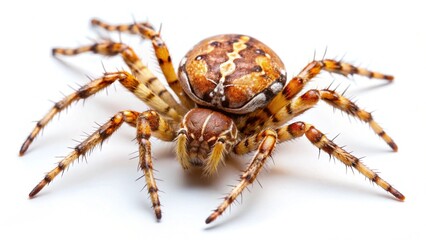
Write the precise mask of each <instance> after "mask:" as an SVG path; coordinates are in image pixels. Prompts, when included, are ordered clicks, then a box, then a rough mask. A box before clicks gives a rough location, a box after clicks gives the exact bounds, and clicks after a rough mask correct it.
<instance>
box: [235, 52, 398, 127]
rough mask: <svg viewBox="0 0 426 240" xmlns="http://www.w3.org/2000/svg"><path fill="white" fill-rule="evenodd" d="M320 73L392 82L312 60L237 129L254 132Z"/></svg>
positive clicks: (331, 62) (345, 66) (347, 66)
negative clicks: (357, 76) (355, 75)
mask: <svg viewBox="0 0 426 240" xmlns="http://www.w3.org/2000/svg"><path fill="white" fill-rule="evenodd" d="M321 71H327V72H333V73H337V74H341V75H344V76H348V75H354V74H357V75H361V76H366V77H369V78H376V79H384V80H387V81H392V80H393V76H390V75H385V74H382V73H378V72H373V71H369V70H367V69H364V68H358V67H355V66H353V65H351V64H348V63H344V62H340V61H336V60H332V59H324V60H321V61H317V60H314V61H312V62H311V63H309V64H308V65H307V66H306V67H305V68H304V69H303V70H302V71H301V72H300V73H299V74H298V75H297V76H296V77H294V78H293V79H292V80H291V81H290V82H289V83H288V84H287V85H286V86H285V87H284V89H283V90H282V91H281V92H280V93H278V94H277V96H275V97H274V98H273V99H272V100H271V102H270V103H269V104H268V105H267V106H266V107H264V108H260V109H258V110H256V111H254V112H253V113H250V114H248V115H247V116H244V117H242V118H241V121H239V124H238V128H239V129H242V132H243V133H245V134H246V135H251V134H253V133H254V132H256V131H255V130H254V129H255V128H256V127H257V126H258V125H259V124H261V123H262V122H263V121H264V120H265V119H267V118H268V117H270V116H271V115H273V114H275V113H276V112H278V111H279V110H280V109H282V108H283V107H285V106H287V105H288V103H289V102H290V101H291V100H292V99H293V98H294V97H295V96H296V95H297V94H298V93H300V91H301V90H302V89H303V87H304V86H305V85H306V84H307V83H308V82H309V81H310V80H311V79H313V78H314V77H315V76H317V75H318V74H319V73H320V72H321Z"/></svg>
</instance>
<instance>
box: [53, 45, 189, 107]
mask: <svg viewBox="0 0 426 240" xmlns="http://www.w3.org/2000/svg"><path fill="white" fill-rule="evenodd" d="M85 52H93V53H95V54H100V55H105V56H115V55H118V54H121V56H122V58H123V60H124V62H125V63H126V64H127V66H129V68H130V70H131V71H132V74H133V75H134V76H135V77H136V78H137V79H138V80H139V81H140V82H141V83H142V84H144V85H145V86H146V87H147V88H149V89H151V90H152V91H153V92H154V93H155V94H156V95H158V96H159V97H161V98H162V99H163V100H164V101H165V102H166V103H167V104H169V105H170V106H171V107H173V108H174V109H176V111H177V112H178V113H179V114H181V115H184V114H185V113H186V112H187V110H186V109H185V108H183V107H182V106H181V105H180V104H179V103H178V102H176V100H175V99H174V98H173V96H172V95H171V93H170V92H169V91H167V89H166V88H165V87H164V86H163V84H162V83H161V82H160V80H159V79H158V78H157V77H156V76H155V75H154V74H153V73H152V72H151V71H150V70H149V68H148V67H147V66H146V65H144V64H143V63H142V61H141V59H140V58H139V57H138V56H137V55H136V53H135V52H134V50H133V49H132V48H131V47H129V46H127V45H126V44H124V43H116V42H111V41H108V42H102V43H95V44H92V45H87V46H82V47H78V48H54V49H52V54H53V55H66V56H73V55H77V54H81V53H85Z"/></svg>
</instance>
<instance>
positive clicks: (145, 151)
mask: <svg viewBox="0 0 426 240" xmlns="http://www.w3.org/2000/svg"><path fill="white" fill-rule="evenodd" d="M136 129H137V137H136V139H137V141H138V143H139V166H140V168H141V169H142V171H143V172H144V176H145V181H146V184H147V189H148V194H149V195H150V198H151V202H152V207H153V208H154V212H155V216H156V217H157V219H158V220H159V219H161V208H160V206H161V205H160V200H159V197H158V187H157V184H156V182H155V178H154V173H153V166H152V155H151V142H150V141H149V138H150V137H151V131H152V132H153V134H154V136H155V137H157V138H159V139H161V140H164V141H169V142H170V141H173V140H174V139H175V137H176V134H175V131H173V128H172V126H171V125H169V124H168V123H167V121H166V120H164V119H163V118H162V117H161V116H160V115H159V114H158V113H156V112H155V111H146V112H143V113H142V114H141V115H140V117H139V118H138V120H137V123H136Z"/></svg>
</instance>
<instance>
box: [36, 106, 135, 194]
mask: <svg viewBox="0 0 426 240" xmlns="http://www.w3.org/2000/svg"><path fill="white" fill-rule="evenodd" d="M138 115H139V113H137V112H133V111H122V112H119V113H117V114H116V115H114V116H113V117H112V118H111V119H110V120H109V121H108V122H106V123H105V124H104V125H102V126H101V127H100V128H99V129H98V130H97V131H96V132H94V133H93V134H92V135H90V136H89V137H88V138H87V139H86V140H84V141H83V142H81V143H80V144H78V145H77V146H76V147H75V148H74V150H73V151H72V152H71V153H70V154H68V156H66V157H65V158H64V159H63V160H61V161H60V162H59V163H58V166H56V167H55V168H54V169H53V170H51V171H50V172H48V173H47V174H46V176H45V177H44V178H43V180H41V182H40V183H39V184H38V185H37V186H36V187H35V188H34V189H33V190H32V191H31V192H30V194H29V197H30V198H32V197H34V196H35V195H36V194H37V193H38V192H40V190H42V189H43V188H44V187H45V186H46V185H47V184H49V183H50V182H52V181H53V179H54V178H55V177H56V176H57V175H58V174H59V173H60V172H62V171H64V170H65V169H67V168H68V167H69V166H70V164H71V163H73V162H74V161H75V160H76V159H78V158H79V157H80V156H84V155H85V154H86V153H88V152H89V151H90V150H92V149H93V148H94V147H95V146H97V145H99V144H101V143H102V142H103V141H104V140H105V139H107V138H108V137H109V136H111V135H112V134H113V133H114V132H115V131H116V130H117V129H118V128H119V127H120V126H121V124H122V123H123V122H127V123H130V124H133V125H134V124H135V122H136V119H137V117H138Z"/></svg>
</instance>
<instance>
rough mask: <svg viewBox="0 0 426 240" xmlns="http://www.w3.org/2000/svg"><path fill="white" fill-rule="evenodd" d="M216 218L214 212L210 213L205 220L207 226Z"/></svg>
mask: <svg viewBox="0 0 426 240" xmlns="http://www.w3.org/2000/svg"><path fill="white" fill-rule="evenodd" d="M217 217H218V214H217V213H216V212H214V213H212V214H211V215H210V216H209V217H208V218H207V219H206V224H209V223H211V222H213V221H214V220H216V218H217Z"/></svg>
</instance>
